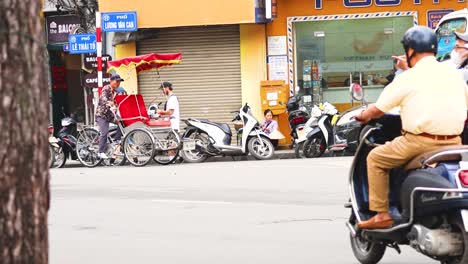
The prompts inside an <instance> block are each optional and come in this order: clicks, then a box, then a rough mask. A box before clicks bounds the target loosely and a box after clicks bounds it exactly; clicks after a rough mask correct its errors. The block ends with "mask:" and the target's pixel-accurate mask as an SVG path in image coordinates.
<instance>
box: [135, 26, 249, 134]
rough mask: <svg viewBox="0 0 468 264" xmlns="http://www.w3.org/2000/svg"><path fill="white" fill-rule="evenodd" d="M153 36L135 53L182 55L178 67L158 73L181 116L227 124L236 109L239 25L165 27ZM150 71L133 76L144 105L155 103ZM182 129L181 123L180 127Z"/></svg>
mask: <svg viewBox="0 0 468 264" xmlns="http://www.w3.org/2000/svg"><path fill="white" fill-rule="evenodd" d="M157 36H158V37H157V38H154V39H148V40H143V41H140V42H138V44H137V52H138V54H139V55H140V54H146V53H167V52H182V63H181V64H179V65H174V66H171V67H168V68H164V69H161V71H160V75H161V80H162V81H170V82H172V84H173V86H174V93H175V94H176V95H177V97H178V98H179V102H180V111H181V112H180V114H181V118H188V117H192V118H204V119H209V120H211V121H213V122H221V123H228V124H231V123H232V122H231V120H232V118H233V114H231V113H230V112H231V111H236V110H239V108H240V106H241V100H242V99H241V69H240V35H239V26H238V25H234V26H231V25H230V26H209V27H184V28H166V29H160V30H158V34H157ZM161 80H158V79H157V77H156V74H155V72H154V71H152V72H147V73H142V74H140V75H139V76H138V86H139V93H140V94H142V95H143V97H144V98H145V102H147V103H149V102H150V101H151V100H154V98H156V97H159V98H158V99H159V100H161V99H163V97H162V96H161V94H162V93H161V91H160V90H158V89H157V88H159V85H160V82H161ZM181 125H182V126H184V124H181Z"/></svg>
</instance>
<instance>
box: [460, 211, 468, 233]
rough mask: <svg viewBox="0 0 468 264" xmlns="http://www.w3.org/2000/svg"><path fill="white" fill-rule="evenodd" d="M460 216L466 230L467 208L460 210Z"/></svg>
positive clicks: (467, 228) (467, 227) (467, 230)
mask: <svg viewBox="0 0 468 264" xmlns="http://www.w3.org/2000/svg"><path fill="white" fill-rule="evenodd" d="M461 216H462V220H463V225H464V226H465V231H466V232H468V210H466V209H463V210H461Z"/></svg>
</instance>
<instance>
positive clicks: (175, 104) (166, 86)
mask: <svg viewBox="0 0 468 264" xmlns="http://www.w3.org/2000/svg"><path fill="white" fill-rule="evenodd" d="M160 88H161V89H162V90H163V93H164V95H166V96H167V101H166V104H165V106H164V110H162V109H158V114H160V115H168V116H170V117H171V127H172V129H174V130H176V131H179V130H180V108H179V99H178V98H177V96H176V95H175V94H174V92H173V91H172V90H173V88H172V83H170V82H163V83H162V84H161V87H160Z"/></svg>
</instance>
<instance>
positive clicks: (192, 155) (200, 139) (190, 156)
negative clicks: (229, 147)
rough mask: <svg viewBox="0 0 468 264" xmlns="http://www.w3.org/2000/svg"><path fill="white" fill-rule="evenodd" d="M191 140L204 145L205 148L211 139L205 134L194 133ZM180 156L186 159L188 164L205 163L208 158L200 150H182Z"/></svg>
mask: <svg viewBox="0 0 468 264" xmlns="http://www.w3.org/2000/svg"><path fill="white" fill-rule="evenodd" d="M188 138H189V139H191V140H195V143H196V144H202V145H204V146H208V144H209V143H210V142H209V139H208V135H206V134H203V133H198V132H194V133H192V134H190V135H189V136H188ZM180 156H181V157H182V159H184V161H185V162H187V163H201V162H204V161H205V160H206V159H207V158H208V156H207V155H206V154H204V153H202V152H200V151H198V150H196V149H195V150H184V149H183V148H182V150H181V151H180Z"/></svg>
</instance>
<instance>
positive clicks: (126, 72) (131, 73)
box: [115, 42, 138, 94]
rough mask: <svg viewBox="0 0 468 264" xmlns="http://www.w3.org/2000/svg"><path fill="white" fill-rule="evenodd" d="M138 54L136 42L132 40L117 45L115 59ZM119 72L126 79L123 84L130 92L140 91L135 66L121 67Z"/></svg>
mask: <svg viewBox="0 0 468 264" xmlns="http://www.w3.org/2000/svg"><path fill="white" fill-rule="evenodd" d="M132 56H136V43H135V42H130V43H125V44H120V45H117V46H115V59H122V58H125V57H132ZM117 73H118V74H119V75H120V76H121V77H122V78H123V79H125V81H124V82H122V83H121V86H122V87H123V88H124V89H125V90H126V91H127V93H128V94H136V93H138V78H137V74H136V70H135V68H130V69H125V68H121V69H119V70H118V71H117Z"/></svg>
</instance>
